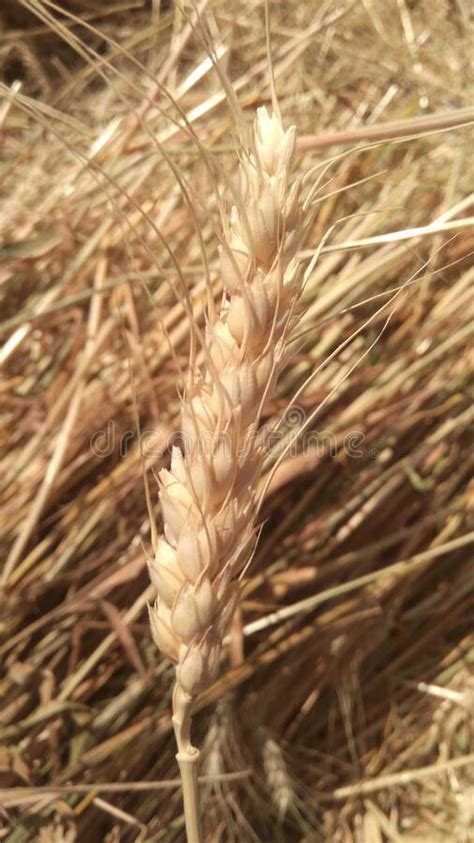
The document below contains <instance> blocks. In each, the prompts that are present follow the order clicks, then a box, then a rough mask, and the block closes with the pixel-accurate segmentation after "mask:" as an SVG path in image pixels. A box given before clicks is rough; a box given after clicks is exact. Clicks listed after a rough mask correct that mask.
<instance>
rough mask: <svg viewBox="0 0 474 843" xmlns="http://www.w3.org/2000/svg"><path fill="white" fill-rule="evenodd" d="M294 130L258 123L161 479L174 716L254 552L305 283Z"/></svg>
mask: <svg viewBox="0 0 474 843" xmlns="http://www.w3.org/2000/svg"><path fill="white" fill-rule="evenodd" d="M294 149H295V129H294V127H291V128H289V129H288V130H286V131H285V130H284V129H283V127H282V124H281V120H280V118H279V117H278V116H277V115H276V114H273V115H270V114H269V113H268V111H267V109H266V108H261V109H259V110H258V111H257V117H256V120H255V127H254V142H253V145H252V148H251V151H250V152H249V153H248V154H247V155H246V157H245V158H244V160H243V161H242V163H241V164H240V168H239V176H238V186H237V189H236V190H235V193H234V204H233V207H232V211H231V215H230V221H229V222H228V224H227V226H226V230H225V231H224V237H223V240H222V244H221V246H220V271H221V277H222V284H223V288H224V296H223V301H222V304H221V307H220V311H219V312H218V313H217V312H216V313H209V314H208V324H207V327H206V332H205V344H204V345H205V347H204V364H202V365H201V366H199V367H198V366H194V367H193V366H190V371H189V373H188V380H187V386H186V389H185V392H184V397H183V399H182V406H181V431H182V440H183V443H184V446H183V449H181V448H178V447H174V448H173V452H172V459H171V467H170V469H169V470H167V469H163V470H162V471H161V472H160V475H159V481H160V493H159V495H160V503H161V508H162V513H163V521H164V534H163V536H161V537H160V538H159V540H158V543H157V546H156V550H155V555H154V558H153V559H152V561H151V562H150V575H151V579H152V582H153V584H154V586H155V588H156V591H157V601H156V603H155V605H154V606H153V607H151V608H150V619H151V627H152V633H153V638H154V640H155V642H156V644H157V646H158V647H159V648H160V650H161V651H162V652H163V653H164V654H165V655H166V656H168V657H169V658H170V659H171V660H172V661H173V662H174V663H175V665H176V689H175V697H174V706H175V713H176V709H177V708H178V709H179V707H180V700H181V702H182V701H183V700H186V699H189V698H194V697H195V696H196V695H197V694H199V693H201V692H202V691H203V690H205V689H206V688H207V687H208V686H209V685H210V684H211V683H212V682H213V681H214V679H215V678H216V675H217V671H218V667H219V661H220V652H221V647H222V640H223V637H224V633H225V630H226V628H227V627H228V625H229V622H230V620H231V618H232V615H233V612H234V609H235V606H236V602H237V600H238V589H239V575H240V574H241V572H242V571H243V569H244V568H245V566H246V565H247V563H248V562H249V560H250V559H251V556H252V553H253V551H254V547H255V542H256V524H255V521H254V515H255V509H256V500H255V490H256V484H257V481H258V479H259V478H260V476H261V470H262V458H263V445H262V443H261V442H260V441H259V437H258V422H259V417H260V415H261V411H262V406H263V404H264V401H265V400H266V398H267V396H268V395H270V394H271V392H272V390H273V388H274V384H275V380H276V378H277V376H278V373H279V371H280V369H281V367H282V365H283V364H284V361H285V356H286V351H287V347H288V340H289V336H290V333H291V327H292V324H293V321H294V317H293V309H294V304H295V302H296V300H297V298H298V295H299V293H300V288H301V283H302V280H301V279H302V273H301V269H300V265H299V263H298V261H297V260H296V257H295V253H296V249H297V246H298V243H299V242H300V239H301V238H300V215H301V214H300V202H299V196H300V181H299V180H298V179H295V178H293V179H292V176H291V166H292V161H293V156H294Z"/></svg>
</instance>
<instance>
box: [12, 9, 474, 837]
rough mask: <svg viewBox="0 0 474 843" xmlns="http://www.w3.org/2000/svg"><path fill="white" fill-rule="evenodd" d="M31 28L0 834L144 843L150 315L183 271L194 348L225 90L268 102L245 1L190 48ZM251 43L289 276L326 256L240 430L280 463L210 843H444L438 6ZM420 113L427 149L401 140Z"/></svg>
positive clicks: (445, 451)
mask: <svg viewBox="0 0 474 843" xmlns="http://www.w3.org/2000/svg"><path fill="white" fill-rule="evenodd" d="M28 7H29V10H30V11H29V13H28V14H26V12H25V9H24V6H23V3H20V2H12V0H10V2H8V3H6V4H4V8H3V7H2V12H1V14H2V16H3V21H2V23H3V24H4V26H3V33H2V39H1V45H0V50H1V55H2V61H3V78H2V87H1V91H2V96H3V99H2V103H1V105H0V121H1V123H2V130H3V148H2V158H3V187H2V191H3V196H4V197H5V198H6V199H7V201H5V202H4V203H3V207H2V209H1V215H2V219H1V227H2V228H1V230H2V238H3V240H2V242H3V245H2V246H1V255H2V268H1V287H0V318H1V324H0V331H1V335H0V341H1V349H0V355H1V362H2V365H3V370H2V381H1V422H2V426H1V449H2V450H1V467H2V471H1V480H0V496H1V516H0V518H1V521H0V534H1V544H0V556H1V560H2V565H3V567H2V578H1V594H0V600H1V607H2V611H1V617H0V633H1V656H2V661H1V665H2V667H1V674H0V699H1V701H2V705H1V711H0V803H1V806H2V813H1V816H0V823H1V826H0V828H1V831H0V836H2V839H8V840H9V841H12V843H27V841H34V840H41V841H51V840H55V841H60V840H65V841H68V843H69V841H74V840H78V841H90V840H98V841H99V840H100V841H101V840H106V841H108V843H112V841H119V840H120V841H137V840H142V841H145V840H147V841H165V843H173V841H176V842H177V841H182V840H183V839H184V838H183V835H184V830H183V818H182V812H181V797H180V792H179V788H178V786H177V780H176V775H177V769H176V762H175V760H174V743H173V739H172V724H171V719H170V694H171V689H172V674H173V669H172V667H171V665H170V664H169V662H168V661H167V660H166V659H164V658H162V657H160V656H159V654H158V653H157V651H156V648H155V646H154V644H153V642H152V641H151V638H150V632H149V627H148V619H147V612H146V606H147V602H150V601H152V600H153V599H154V596H155V592H154V590H153V588H152V587H151V586H150V585H149V582H148V577H147V570H146V565H147V551H149V548H150V533H149V522H148V517H147V510H146V501H145V494H144V484H143V468H144V466H145V467H146V469H147V471H148V476H149V478H150V482H151V487H152V497H153V504H154V506H156V514H157V518H158V506H157V494H156V486H155V484H154V481H153V473H157V472H158V471H159V470H160V469H162V468H164V467H165V468H166V467H167V466H168V465H169V457H170V453H169V445H170V442H171V441H172V434H173V432H174V431H175V430H176V427H177V424H178V421H177V419H178V412H179V402H178V397H177V393H176V386H177V383H179V371H180V370H181V369H183V368H184V367H185V365H186V360H187V356H188V351H189V324H188V319H187V317H186V313H185V308H184V307H183V303H182V301H181V302H180V301H179V300H177V299H176V297H175V294H174V292H173V290H176V288H177V286H179V283H182V281H183V279H184V281H185V283H186V286H187V288H188V291H189V296H190V299H191V301H192V304H193V310H194V316H195V319H196V320H197V322H198V324H200V325H201V326H203V324H204V316H203V312H204V307H205V283H204V279H205V277H206V273H209V276H210V278H211V279H212V280H213V281H214V282H215V297H216V302H219V301H220V296H221V290H220V289H219V287H218V278H219V270H218V264H219V257H218V245H219V239H218V236H217V234H216V231H217V230H218V228H219V218H218V203H217V202H216V197H215V192H214V188H215V184H216V183H217V184H218V185H219V190H220V191H221V193H222V196H223V197H224V198H225V199H226V201H227V200H229V198H230V196H231V192H230V189H229V186H228V183H227V182H228V179H229V177H230V175H231V170H232V167H233V164H232V162H233V161H234V160H235V159H234V155H235V153H234V146H233V143H234V135H233V123H232V120H233V118H232V110H231V108H230V107H229V101H228V99H227V97H226V94H225V92H224V89H223V84H224V81H223V80H224V74H225V78H228V79H229V80H231V82H232V86H233V88H234V90H235V92H236V96H237V97H238V100H239V102H240V104H241V106H242V108H243V110H244V114H245V115H247V116H248V120H249V123H250V121H251V120H252V119H253V116H254V113H255V110H256V108H257V107H259V106H261V105H262V104H268V103H269V101H270V92H269V81H268V63H267V58H266V56H267V51H266V45H265V29H264V23H263V21H264V17H263V5H261V4H257V3H254V2H252V3H248V4H245V3H244V4H242V8H241V9H240V11H239V16H238V19H237V17H236V15H235V12H234V11H233V10H232V9H233V7H232V5H231V4H229V5H227V4H226V3H221V4H212V3H206V2H205V0H203V2H202V3H201V4H200V9H201V16H202V17H201V22H200V23H199V22H197V20H196V11H195V10H193V7H191V6H189V9H188V12H187V14H185V15H181V14H180V13H179V12H178V11H176V10H175V8H174V6H167V5H166V4H162V8H161V9H160V8H159V4H153V6H152V10H150V9H147V8H143V6H142V4H141V3H128V4H125V3H123V4H121V3H115V4H112V3H106V4H102V6H101V8H100V10H99V11H96V10H95V7H94V10H93V11H91V9H90V4H86V3H85V2H84V3H83V2H80V0H77V2H75V3H72V2H71V3H63V4H62V5H61V7H60V8H59V7H55V6H54V5H53V4H49V3H48V4H47V3H45V2H39V0H38V1H37V0H35V2H33V0H30V2H28ZM71 14H72V15H75V14H78V15H79V16H80V18H81V20H82V24H81V23H79V22H78V20H77V19H76V18H74V17H70V15H71ZM271 32H272V34H271V42H272V53H273V61H274V68H275V80H276V88H277V92H278V97H279V101H280V107H281V110H282V114H283V115H284V118H285V121H286V123H287V124H291V123H295V124H296V125H297V130H298V135H299V136H303V140H302V142H301V145H300V147H299V154H300V156H301V168H302V169H303V166H304V170H305V171H308V170H310V168H311V167H313V166H314V167H317V169H315V171H314V172H315V176H314V182H315V183H316V180H317V179H318V178H319V179H320V181H319V187H318V191H319V192H318V194H317V198H318V213H317V215H316V217H315V222H314V224H313V226H312V228H311V230H310V232H309V234H308V237H307V240H306V244H305V248H306V252H305V253H304V255H303V257H306V260H310V258H311V256H312V254H313V253H314V249H315V248H316V247H318V246H319V245H320V244H321V242H322V241H323V239H324V238H327V239H324V247H323V250H322V253H321V255H320V257H319V260H318V262H317V265H316V268H315V271H314V272H313V273H312V274H311V276H310V278H309V281H308V284H307V287H306V289H305V292H304V295H303V300H304V317H303V318H302V319H301V324H300V331H299V336H298V342H297V343H296V344H295V347H294V353H293V356H292V360H291V363H290V366H289V368H288V371H287V373H286V375H285V377H284V379H283V383H282V386H281V390H280V392H279V393H278V394H277V396H276V398H275V399H274V400H272V402H271V403H269V404H267V406H266V407H265V409H264V418H263V421H264V423H265V424H266V425H268V429H269V430H270V431H271V432H272V433H271V435H270V436H269V447H270V450H269V454H268V458H267V464H266V467H267V469H270V467H271V465H272V464H273V465H274V464H275V462H276V460H277V458H278V454H279V453H281V451H282V450H283V448H284V447H285V446H286V445H290V444H291V443H292V440H293V439H295V442H294V443H293V444H291V447H289V448H288V452H287V453H286V455H285V458H284V459H283V460H282V462H281V464H280V465H279V466H278V468H277V470H276V472H275V474H274V477H273V479H272V481H271V482H270V483H269V485H268V489H267V491H266V500H265V504H264V508H263V518H264V526H263V531H262V535H261V537H260V542H259V545H258V550H257V553H256V556H255V558H254V560H253V563H252V566H251V568H250V569H249V571H248V574H247V580H246V583H245V588H244V594H243V598H242V601H241V605H240V610H239V615H238V619H237V622H236V623H235V624H234V627H233V629H232V632H231V635H230V641H229V646H228V650H227V656H226V659H225V661H224V663H223V664H222V667H221V674H220V678H219V679H218V680H217V681H216V682H215V683H214V684H213V686H212V687H211V688H210V689H209V691H208V692H206V693H205V694H204V695H202V696H201V697H200V700H199V703H198V712H197V713H196V716H195V731H196V742H198V743H199V745H200V746H201V747H202V748H203V751H202V769H201V772H202V774H203V776H205V782H203V783H202V785H201V788H202V797H203V801H204V804H205V818H206V822H207V824H208V829H207V832H206V833H207V838H206V839H207V840H209V841H234V840H235V841H254V840H255V841H256V840H263V841H265V843H266V841H270V840H271V841H289V843H292V841H295V843H296V841H328V843H329V841H333V840H334V841H343V843H361V841H364V843H365V841H370V843H372V841H374V843H378V841H399V840H403V841H404V843H405V841H408V843H415V841H419V840H421V839H427V836H428V837H429V839H430V840H433V841H438V840H439V841H444V840H445V841H451V840H456V841H457V840H459V841H463V840H464V841H468V840H469V839H470V835H471V833H472V824H473V816H474V808H473V801H474V796H473V794H474V777H473V775H472V768H473V764H472V762H473V760H474V759H473V756H472V746H471V741H472V712H473V706H474V703H473V700H474V686H473V677H472V662H473V656H474V639H473V635H472V611H473V597H472V594H473V590H472V586H473V573H472V563H471V553H472V539H473V534H472V532H470V531H471V530H472V526H471V512H470V510H471V509H472V503H471V501H472V497H471V496H470V478H471V465H470V458H471V453H470V444H471V441H472V440H471V438H470V433H469V426H470V424H471V423H472V416H473V411H472V404H471V395H470V391H469V390H470V386H471V381H470V378H471V373H472V366H471V365H470V362H471V361H470V360H469V352H470V342H471V337H472V335H471V326H470V318H471V313H470V283H471V281H472V277H473V269H472V228H471V227H470V223H471V222H472V219H471V217H472V203H473V200H472V196H470V192H471V191H472V188H473V172H472V163H471V161H470V157H469V152H470V140H471V138H470V126H469V123H470V122H472V118H473V116H472V113H469V111H468V108H469V104H470V102H472V87H471V88H470V85H472V82H471V78H470V76H469V65H468V54H469V42H470V37H471V34H470V31H469V19H468V10H467V6H466V4H464V3H463V2H461V0H459V2H457V3H455V4H453V5H452V6H451V5H448V3H446V2H444V0H438V1H437V2H434V0H426V2H423V1H422V0H419V2H410V3H409V2H408V0H389V2H382V0H380V1H379V0H375V2H370V3H369V2H349V0H347V2H341V3H330V2H329V3H325V4H311V3H307V4H301V3H297V2H290V3H285V4H281V5H280V4H271ZM211 48H212V49H213V50H214V51H215V53H216V55H217V56H218V57H219V61H220V67H221V69H222V75H221V77H220V76H219V74H218V73H217V72H216V70H215V69H214V68H213V67H212V63H211V62H210V61H209V59H208V55H209V51H210V49H211ZM167 91H169V92H170V93H172V95H173V97H174V99H175V101H176V102H177V106H175V105H173V103H172V102H171V101H170V99H169V98H168V96H167ZM180 112H181V113H186V114H187V115H188V119H189V121H190V123H191V126H192V129H193V131H194V132H195V134H196V138H197V139H198V141H199V143H201V144H202V145H203V146H204V147H205V148H206V150H207V151H208V152H209V154H210V155H211V156H212V160H213V166H212V168H211V169H209V168H207V167H206V166H205V165H204V163H203V159H202V155H201V154H200V152H199V148H198V146H197V143H196V142H195V141H193V140H192V139H191V138H190V135H189V133H188V132H186V131H185V130H183V127H182V123H180V119H181V118H180ZM439 113H442V114H443V115H444V114H446V113H449V115H450V116H449V118H448V120H447V122H446V121H445V123H444V128H443V129H442V131H441V130H439V128H440V125H441V124H440V122H439V121H438V123H436V121H434V122H433V120H431V121H430V120H428V121H427V123H426V121H425V123H423V120H425V117H424V115H438V114H439ZM420 118H423V119H422V120H421V124H420ZM443 119H444V118H443ZM393 121H397V122H400V123H401V125H397V126H395V127H393V128H390V131H389V132H388V131H387V128H386V127H387V125H389V126H391V124H392V123H393ZM435 123H436V125H437V126H438V131H433V129H434V128H436V125H435ZM441 123H443V120H441ZM438 124H439V125H438ZM455 124H457V125H456V126H455ZM450 125H451V128H450ZM384 126H385V129H384ZM375 127H379V128H380V131H379V129H376V128H375ZM420 128H423V131H420ZM430 129H431V130H430ZM338 133H344V134H343V135H340V134H338ZM384 133H385V135H390V137H391V139H390V140H384ZM410 135H413V136H411V137H407V136H410ZM304 136H306V139H305V137H304ZM377 138H378V142H377ZM369 141H370V143H369ZM342 153H344V154H342ZM331 158H334V160H333V161H332V162H331V163H330V164H329V166H328V168H327V169H326V170H323V167H322V166H321V165H322V164H323V163H324V162H329V161H330V159H331ZM323 173H324V175H323V177H321V176H322V174H323ZM176 174H178V175H179V177H180V179H181V180H182V181H183V182H184V183H185V186H186V190H187V194H188V195H187V196H185V195H184V194H183V190H182V187H181V186H180V185H179V183H178V181H177V178H176ZM189 198H191V199H192V202H191V201H188V199H189ZM335 223H337V225H336V226H335V227H334V228H333V229H331V226H333V225H334V224H335ZM330 229H331V230H330ZM198 232H199V234H198ZM389 235H390V236H389ZM202 247H205V248H202ZM204 255H205V259H204V257H203V256H204ZM205 261H207V265H206V262H205ZM179 273H180V276H181V281H180V282H179V283H178V281H179V277H178V276H179ZM323 364H324V365H323ZM308 379H309V380H308ZM306 381H308V383H307V384H306V386H305V388H304V389H300V387H302V386H303V384H305V383H306ZM297 390H299V393H298V395H297V397H296V398H295V393H296V392H297ZM316 408H319V410H318V412H317V413H314V411H315V410H316ZM282 414H283V418H282ZM303 425H304V426H305V431H304V434H303V435H302V436H300V437H299V438H298V439H297V440H296V438H295V434H296V433H297V431H298V430H299V429H300V428H302V426H303Z"/></svg>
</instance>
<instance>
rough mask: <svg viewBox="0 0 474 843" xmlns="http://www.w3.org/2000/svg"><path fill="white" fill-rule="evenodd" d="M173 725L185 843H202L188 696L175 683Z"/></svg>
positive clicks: (196, 761) (195, 750) (196, 752)
mask: <svg viewBox="0 0 474 843" xmlns="http://www.w3.org/2000/svg"><path fill="white" fill-rule="evenodd" d="M173 711H174V714H173V717H172V721H173V728H174V734H175V737H176V745H177V747H178V752H177V753H176V760H177V762H178V765H179V772H180V774H181V781H182V785H183V807H184V822H185V827H186V838H187V843H202V834H201V818H200V812H199V785H198V764H199V750H198V749H197V747H195V746H193V745H192V743H191V715H192V698H191V697H189V696H188V695H186V694H183V693H182V692H181V690H180V688H179V686H178V685H176V686H175V689H174V694H173Z"/></svg>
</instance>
